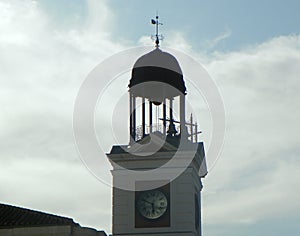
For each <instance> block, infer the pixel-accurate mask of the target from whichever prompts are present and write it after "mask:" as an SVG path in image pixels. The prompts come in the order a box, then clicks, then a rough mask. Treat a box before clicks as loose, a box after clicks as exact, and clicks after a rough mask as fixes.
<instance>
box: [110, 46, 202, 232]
mask: <svg viewBox="0 0 300 236" xmlns="http://www.w3.org/2000/svg"><path fill="white" fill-rule="evenodd" d="M128 87H129V110H130V117H129V142H128V144H127V145H115V146H113V147H112V149H111V151H110V153H108V154H107V157H108V158H109V161H110V162H111V164H112V166H113V170H112V175H113V235H114V236H117V235H122V236H129V235H136V236H137V235H141V236H142V235H148V236H154V235H161V236H170V235H172V236H176V235H178V236H179V235H180V236H200V235H201V190H202V182H201V178H203V177H205V176H206V174H207V169H206V161H205V152H204V146H203V143H202V142H198V139H197V136H198V133H199V132H198V131H197V125H196V124H194V123H193V120H192V118H191V119H190V120H189V121H188V122H187V121H186V111H185V99H186V94H187V93H186V87H185V82H184V79H183V74H182V71H181V68H180V66H179V63H178V61H177V60H176V58H175V57H174V56H172V55H171V54H169V53H167V52H164V51H162V50H160V49H159V47H158V44H157V47H156V49H154V50H153V51H151V52H149V53H147V54H145V55H143V56H141V57H140V58H139V59H138V60H137V61H136V62H135V64H134V65H133V69H132V73H131V79H130V82H129V86H128Z"/></svg>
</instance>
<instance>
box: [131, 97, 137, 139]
mask: <svg viewBox="0 0 300 236" xmlns="http://www.w3.org/2000/svg"><path fill="white" fill-rule="evenodd" d="M132 106H133V111H132V116H133V118H132V126H133V130H132V131H133V132H132V136H133V137H132V138H133V140H134V141H136V97H135V96H134V95H133V97H132Z"/></svg>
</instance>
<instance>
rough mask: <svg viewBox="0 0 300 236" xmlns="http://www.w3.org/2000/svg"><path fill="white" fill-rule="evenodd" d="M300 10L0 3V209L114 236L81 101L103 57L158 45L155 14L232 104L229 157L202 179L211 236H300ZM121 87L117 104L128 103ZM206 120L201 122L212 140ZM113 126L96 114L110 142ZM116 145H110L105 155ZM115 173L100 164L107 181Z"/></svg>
mask: <svg viewBox="0 0 300 236" xmlns="http://www.w3.org/2000/svg"><path fill="white" fill-rule="evenodd" d="M299 8H300V2H299V1H296V0H294V1H292V0H287V1H279V0H273V1H271V0H269V1H268V0H260V1H258V0H253V1H238V0H228V1H221V0H219V1H217V0H212V1H202V0H199V1H196V0H195V1H193V0H191V1H189V2H188V3H184V2H183V1H156V0H154V1H138V0H132V1H121V0H111V1H96V0H86V1H84V0H82V1H80V0H74V1H67V0H51V1H50V0H40V1H39V0H35V1H31V0H7V1H5V0H0V18H1V21H0V32H1V34H0V82H1V87H0V91H1V92H0V105H1V108H2V112H1V116H0V127H1V129H0V130H1V132H0V202H2V203H7V204H12V205H17V206H23V207H26V208H31V209H35V210H40V211H44V212H49V213H53V214H58V215H63V216H68V217H71V218H73V219H74V220H75V221H76V222H79V223H80V224H81V225H83V226H89V227H94V228H97V229H104V230H105V231H106V232H107V233H110V232H111V217H112V216H111V187H110V186H109V185H107V184H105V183H103V182H101V181H99V180H98V179H97V178H95V176H93V174H92V173H90V172H89V170H88V169H87V168H86V167H85V165H84V164H83V163H82V161H81V159H80V155H79V153H78V150H77V148H76V144H75V140H74V136H73V128H72V120H73V117H72V116H73V109H74V103H75V100H76V95H77V92H78V91H79V88H80V86H81V84H82V83H83V81H84V80H85V78H86V76H87V75H88V74H89V73H90V72H91V71H92V70H93V68H95V66H96V65H98V64H99V63H101V62H102V61H103V60H104V59H106V58H108V57H110V56H112V55H114V54H115V53H118V52H121V51H123V50H125V49H129V48H133V47H136V46H142V45H152V44H153V42H152V41H151V38H150V35H151V34H154V28H153V26H152V25H151V24H150V19H151V18H153V17H154V16H155V14H156V11H158V13H159V15H160V19H161V22H163V26H162V27H161V33H162V34H163V35H164V40H163V41H162V42H161V48H162V50H163V49H164V47H166V48H167V47H169V48H173V49H176V50H179V51H182V52H184V53H186V54H188V55H191V56H192V57H193V58H195V59H196V60H197V61H199V62H200V63H201V64H202V65H203V67H204V68H205V69H206V70H207V72H208V73H209V74H210V76H211V78H212V79H213V80H214V81H215V83H216V85H217V87H218V89H219V91H220V94H221V95H222V98H223V102H224V106H225V112H226V136H225V142H224V146H223V150H222V153H221V155H220V157H219V159H218V161H217V162H216V163H215V165H213V166H212V165H211V166H209V174H208V175H207V177H206V178H205V179H204V180H203V185H204V188H203V192H202V226H203V235H210V236H220V235H222V236H227V235H230V236H235V235H245V236H247V235H257V236H260V235H261V236H262V235H264V236H265V235H273V236H277V235H278V236H279V235H296V234H297V233H298V232H299V230H300V226H299V220H300V214H299V213H300V201H299V197H298V196H299V194H300V184H299V176H298V171H299V168H300V161H299V155H300V146H299V140H300V137H299V136H300V135H299V133H300V132H299V131H300V130H299V124H298V121H299V120H300V111H299V109H298V108H299V105H300V104H299V103H300V95H299V92H298V91H299V89H300V83H299V74H300V67H299V63H300V35H299V22H300V15H299V14H298V9H299ZM183 69H184V68H183ZM123 77H126V76H123ZM123 77H122V78H123ZM125 79H126V78H124V79H123V80H122V83H123V84H124V88H123V90H122V91H115V92H112V93H111V94H112V95H115V94H116V93H119V92H121V93H122V94H126V91H127V88H126V87H125V86H126V85H127V81H125ZM122 83H120V84H121V85H122ZM116 87H117V89H120V90H121V89H122V88H121V87H120V86H119V87H118V86H116ZM191 97H192V96H191ZM125 99H127V98H126V96H125ZM106 106H110V104H106ZM98 109H101V107H100V108H98ZM205 114H206V113H205ZM205 114H204V116H205V117H203V121H201V118H202V117H201V116H200V117H199V118H198V119H199V120H198V122H199V123H200V124H201V129H202V130H203V131H206V130H207V133H209V132H211V131H210V129H211V126H210V123H209V121H207V120H209V119H208V118H207V117H206V115H205ZM122 119H126V117H122ZM106 122H109V121H108V120H107V117H99V123H100V124H102V126H100V131H99V135H100V136H102V137H107V136H106V135H108V134H109V133H110V132H111V129H110V128H107V126H106V125H105V124H106ZM120 122H121V123H120V124H124V122H125V123H126V122H127V121H126V120H122V121H120ZM122 122H123V123H122ZM101 128H102V129H101ZM203 135H204V136H203V137H202V139H203V141H204V142H205V145H208V143H209V140H207V139H208V136H209V135H208V136H205V132H204V134H203ZM123 136H124V137H125V136H126V137H127V134H124V135H123ZM123 136H122V137H120V142H126V141H124V137H123ZM103 142H104V141H103ZM115 143H116V142H115V140H111V139H107V140H105V144H103V149H104V150H103V152H99V158H103V160H104V159H105V154H104V152H108V151H109V149H110V147H111V146H112V145H113V144H115ZM206 148H208V147H207V146H206ZM208 162H209V160H208ZM109 168H110V167H109V165H108V164H107V163H106V162H104V164H103V166H101V167H99V171H101V173H103V175H104V176H105V178H108V179H109V178H110V173H109V170H110V169H109Z"/></svg>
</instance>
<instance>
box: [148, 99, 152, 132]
mask: <svg viewBox="0 0 300 236" xmlns="http://www.w3.org/2000/svg"><path fill="white" fill-rule="evenodd" d="M149 126H150V133H152V102H151V101H150V100H149Z"/></svg>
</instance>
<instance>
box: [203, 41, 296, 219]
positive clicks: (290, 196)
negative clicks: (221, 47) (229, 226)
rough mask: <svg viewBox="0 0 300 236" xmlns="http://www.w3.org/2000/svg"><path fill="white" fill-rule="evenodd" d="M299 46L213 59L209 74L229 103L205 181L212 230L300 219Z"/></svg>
mask: <svg viewBox="0 0 300 236" xmlns="http://www.w3.org/2000/svg"><path fill="white" fill-rule="evenodd" d="M299 46H300V37H299V36H282V37H278V38H274V39H272V40H270V41H268V42H265V43H263V44H261V45H257V46H254V47H252V48H248V49H245V50H242V51H239V52H233V53H226V54H217V55H215V56H214V57H212V58H211V62H210V63H209V64H208V66H207V68H208V70H209V72H210V73H211V74H212V76H213V78H215V79H216V81H217V83H218V84H219V86H220V88H221V92H222V94H223V97H224V102H225V107H226V113H227V137H226V141H225V146H224V151H223V154H222V157H221V159H220V161H219V163H218V164H217V166H216V168H215V169H213V171H212V172H211V173H210V174H209V175H208V177H207V179H206V180H205V181H204V183H205V189H206V190H207V192H206V190H204V193H207V195H206V196H205V197H204V219H205V222H206V223H208V224H217V223H226V222H236V223H238V222H240V223H243V222H248V223H251V222H252V223H253V222H257V221H259V220H262V219H272V218H276V217H287V216H289V215H292V214H294V212H295V211H298V212H299V210H300V205H299V204H295V203H296V201H297V200H296V197H295V196H297V195H299V194H300V188H299V187H297V183H298V182H299V180H298V178H297V174H296V173H297V169H299V168H300V162H299V161H298V160H297V156H298V155H299V153H300V150H299V132H298V128H297V120H299V119H300V112H299V111H298V107H299V101H300V97H299V94H298V92H297V91H298V90H299V89H300V87H299V83H297V80H298V75H299V74H300V69H299V66H298V65H299V63H300V53H299V52H300V50H299ZM209 192H211V194H209Z"/></svg>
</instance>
